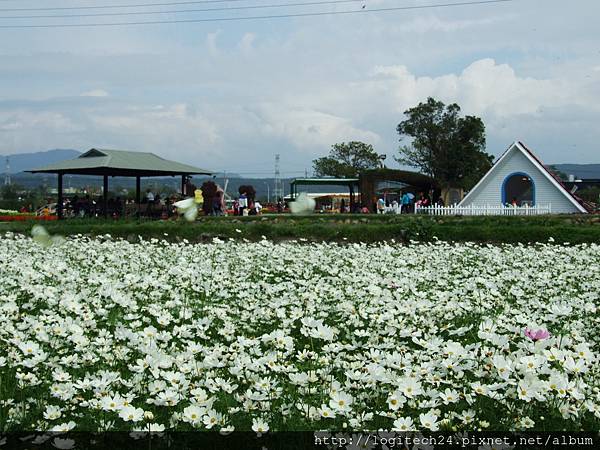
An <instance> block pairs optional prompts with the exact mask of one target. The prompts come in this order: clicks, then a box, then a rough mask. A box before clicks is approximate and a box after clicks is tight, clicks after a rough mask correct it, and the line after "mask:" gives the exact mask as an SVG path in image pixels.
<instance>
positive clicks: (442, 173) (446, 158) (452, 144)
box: [395, 97, 493, 189]
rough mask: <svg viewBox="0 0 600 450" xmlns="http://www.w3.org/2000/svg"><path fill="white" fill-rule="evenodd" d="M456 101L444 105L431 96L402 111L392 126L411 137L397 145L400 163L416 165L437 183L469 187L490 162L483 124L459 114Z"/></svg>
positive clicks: (484, 171) (488, 166)
mask: <svg viewBox="0 0 600 450" xmlns="http://www.w3.org/2000/svg"><path fill="white" fill-rule="evenodd" d="M459 113H460V106H458V105H457V104H456V103H452V104H451V105H448V106H446V105H444V103H442V102H440V101H437V100H435V99H433V98H431V97H429V98H428V99H427V102H426V103H419V105H417V106H415V107H414V108H410V109H409V110H407V111H405V112H404V115H405V116H406V120H404V121H402V122H400V124H399V125H398V127H397V128H396V130H397V131H398V134H400V141H402V139H403V137H405V136H408V137H410V138H412V141H411V143H410V145H404V146H401V147H400V156H399V157H398V158H395V159H396V160H397V161H398V162H400V163H402V164H407V165H409V166H412V167H417V168H418V169H420V170H421V171H422V172H423V173H425V174H427V175H429V176H431V177H433V178H434V179H435V180H436V181H437V182H438V183H439V184H440V186H441V187H462V188H465V189H470V188H471V187H473V186H474V185H475V184H476V183H477V181H479V179H481V177H483V175H484V174H485V173H486V172H487V171H488V170H489V169H490V167H491V166H492V161H493V156H491V155H488V154H487V153H486V152H485V151H484V150H485V126H484V124H483V121H482V120H481V119H480V118H479V117H475V116H465V117H460V116H459Z"/></svg>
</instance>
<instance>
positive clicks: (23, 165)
mask: <svg viewBox="0 0 600 450" xmlns="http://www.w3.org/2000/svg"><path fill="white" fill-rule="evenodd" d="M79 155H81V152H78V151H77V150H67V149H55V150H48V151H45V152H35V153H20V154H16V155H8V160H9V163H10V173H19V172H24V171H25V170H31V169H33V168H36V167H41V166H46V165H48V164H52V163H55V162H58V161H63V160H65V159H72V158H76V157H78V156H79ZM5 164H6V157H2V161H0V167H1V169H2V170H0V172H2V173H4V168H5Z"/></svg>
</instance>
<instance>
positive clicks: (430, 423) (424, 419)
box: [419, 411, 439, 431]
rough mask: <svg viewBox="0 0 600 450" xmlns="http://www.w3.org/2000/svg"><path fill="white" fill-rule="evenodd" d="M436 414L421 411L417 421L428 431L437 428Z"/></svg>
mask: <svg viewBox="0 0 600 450" xmlns="http://www.w3.org/2000/svg"><path fill="white" fill-rule="evenodd" d="M437 420H438V416H437V415H436V414H434V413H433V412H431V411H430V412H428V413H426V414H425V413H422V414H420V415H419V421H420V422H421V425H422V426H423V427H424V428H427V429H428V430H430V431H437V430H439V426H438V424H437Z"/></svg>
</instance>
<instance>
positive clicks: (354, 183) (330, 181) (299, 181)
mask: <svg viewBox="0 0 600 450" xmlns="http://www.w3.org/2000/svg"><path fill="white" fill-rule="evenodd" d="M299 185H305V186H306V185H311V186H315V185H317V186H324V185H325V186H347V187H348V189H349V191H350V211H353V210H354V203H355V199H354V193H355V187H358V178H296V179H294V180H292V181H291V183H290V197H291V199H292V200H294V199H295V198H296V196H297V195H298V186H299Z"/></svg>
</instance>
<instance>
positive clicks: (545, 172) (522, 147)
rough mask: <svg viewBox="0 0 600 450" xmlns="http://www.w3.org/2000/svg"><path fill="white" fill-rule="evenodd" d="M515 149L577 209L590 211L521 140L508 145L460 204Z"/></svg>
mask: <svg viewBox="0 0 600 450" xmlns="http://www.w3.org/2000/svg"><path fill="white" fill-rule="evenodd" d="M513 149H517V150H518V151H520V152H521V153H523V155H525V157H526V158H527V159H528V160H529V161H531V163H532V164H533V165H534V166H535V167H536V168H537V169H538V170H539V171H540V172H541V173H542V174H543V175H544V176H545V177H546V178H547V179H548V180H549V181H550V182H551V183H552V184H553V185H554V186H555V187H556V188H557V189H558V190H559V191H560V192H561V193H562V194H563V195H564V196H565V197H567V199H568V200H569V201H570V202H571V203H572V204H573V205H574V206H575V207H576V208H577V210H578V211H579V212H582V213H586V212H588V209H587V206H586V205H585V204H584V203H583V201H582V200H581V199H580V198H578V197H576V196H575V195H573V194H572V193H571V192H569V190H568V189H567V188H566V186H565V185H564V184H563V182H562V180H561V179H560V178H558V177H557V176H556V175H555V174H554V173H552V172H551V171H550V170H548V168H547V167H546V166H544V164H543V163H542V161H541V160H540V159H539V158H538V157H537V156H536V155H535V154H534V153H533V152H532V151H531V150H530V149H529V148H527V147H526V146H525V144H523V143H522V142H520V141H515V142H513V144H512V145H511V146H510V147H508V148H507V149H506V151H505V152H504V153H503V154H502V155H501V156H500V158H498V160H497V161H496V162H495V163H494V165H493V166H492V167H491V169H490V170H489V171H488V172H487V173H486V174H485V175H484V176H483V178H481V180H479V182H478V183H477V184H476V185H475V186H474V187H473V189H471V190H470V191H469V193H468V194H467V195H466V196H465V198H463V199H462V201H461V202H460V203H459V206H460V205H462V204H464V203H465V202H466V201H467V199H468V198H469V197H470V196H471V195H472V194H473V193H474V192H475V191H476V190H477V188H478V187H479V186H480V185H481V184H483V182H484V181H485V179H486V178H487V177H488V176H489V174H490V173H492V172H493V171H494V170H495V168H496V167H497V166H498V164H500V162H501V161H502V160H504V159H505V158H506V157H507V155H509V154H510V153H511V151H512V150H513Z"/></svg>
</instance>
